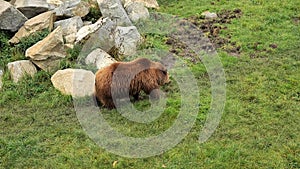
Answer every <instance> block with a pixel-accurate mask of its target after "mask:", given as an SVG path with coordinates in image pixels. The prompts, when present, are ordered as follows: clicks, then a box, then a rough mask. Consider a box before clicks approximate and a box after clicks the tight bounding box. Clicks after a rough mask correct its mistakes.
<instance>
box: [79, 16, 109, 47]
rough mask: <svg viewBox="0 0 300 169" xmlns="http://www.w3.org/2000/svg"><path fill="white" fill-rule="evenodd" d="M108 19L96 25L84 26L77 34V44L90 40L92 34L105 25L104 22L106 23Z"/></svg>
mask: <svg viewBox="0 0 300 169" xmlns="http://www.w3.org/2000/svg"><path fill="white" fill-rule="evenodd" d="M106 19H107V18H104V19H103V18H100V19H99V20H98V21H97V22H95V23H94V24H91V25H87V26H83V27H82V28H80V29H79V31H78V32H77V33H76V43H78V42H81V41H82V40H83V39H86V38H88V37H89V35H90V34H91V33H93V32H95V31H96V30H98V29H99V28H100V27H101V26H102V25H103V22H105V20H106Z"/></svg>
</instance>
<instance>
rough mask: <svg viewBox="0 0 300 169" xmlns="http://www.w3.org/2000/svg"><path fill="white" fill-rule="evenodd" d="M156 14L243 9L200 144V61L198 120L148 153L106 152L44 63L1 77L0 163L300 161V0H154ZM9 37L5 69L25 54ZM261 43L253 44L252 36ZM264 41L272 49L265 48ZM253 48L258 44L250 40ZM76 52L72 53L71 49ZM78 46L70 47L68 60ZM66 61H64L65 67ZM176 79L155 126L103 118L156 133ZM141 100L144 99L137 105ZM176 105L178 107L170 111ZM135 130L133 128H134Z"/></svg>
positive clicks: (205, 90)
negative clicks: (213, 118)
mask: <svg viewBox="0 0 300 169" xmlns="http://www.w3.org/2000/svg"><path fill="white" fill-rule="evenodd" d="M158 2H159V4H160V6H161V8H160V10H158V11H159V12H164V13H169V14H174V15H178V16H179V17H185V18H186V17H190V16H192V15H200V14H201V13H202V12H203V11H205V10H209V11H211V12H215V11H216V12H219V11H222V10H223V9H226V10H233V9H236V8H239V9H241V10H242V12H243V15H242V17H241V18H239V19H235V20H233V21H232V23H231V24H226V26H227V27H228V29H226V30H222V32H221V36H224V37H226V36H227V35H231V37H232V40H233V41H235V42H237V43H238V44H240V45H241V47H242V53H241V56H240V57H233V56H230V54H227V53H226V52H224V51H223V49H218V53H219V56H220V59H221V61H222V63H223V66H224V70H225V73H226V83H227V98H226V107H225V111H224V114H223V116H222V119H221V122H220V124H219V126H218V128H217V130H216V131H215V132H214V134H213V135H212V137H210V138H209V140H208V141H207V142H205V143H203V144H199V142H198V134H199V132H200V131H201V128H202V126H203V124H204V122H205V118H206V114H207V113H208V109H209V106H210V99H211V96H210V83H209V79H208V76H207V73H206V71H205V67H204V65H203V64H201V63H197V64H194V65H193V64H189V65H190V68H191V70H192V72H193V73H194V75H195V77H197V82H198V85H199V87H200V89H201V90H200V94H201V98H200V101H201V105H202V106H201V108H200V110H199V114H198V117H197V120H196V123H195V125H194V127H193V128H192V130H191V132H190V133H189V134H188V135H187V137H185V139H184V140H183V141H182V142H181V143H179V144H178V145H177V146H175V147H174V148H173V149H171V150H169V151H167V152H165V153H163V154H161V155H158V156H154V157H149V158H144V159H131V158H124V157H121V156H118V155H114V154H112V153H109V152H108V151H106V150H105V149H103V148H100V147H99V146H98V145H97V144H96V143H95V142H93V141H92V140H91V139H90V138H89V137H88V136H87V134H86V133H85V132H84V130H83V129H82V127H81V125H80V123H79V121H78V119H77V117H76V113H75V110H74V107H73V102H72V98H71V97H70V96H63V95H61V94H60V93H59V92H58V91H56V90H55V89H54V87H52V85H51V82H50V77H51V75H50V74H48V73H45V72H42V71H40V72H39V73H38V74H36V75H35V76H34V77H33V78H31V77H26V78H25V79H24V80H23V81H22V82H21V83H19V84H14V83H12V82H11V80H10V78H9V75H8V74H7V73H6V74H5V76H4V86H3V89H2V91H1V92H0V94H1V100H0V128H1V130H0V168H112V167H113V163H114V161H117V163H116V165H115V167H116V168H163V166H165V167H166V168H176V169H177V168H195V169H196V168H300V126H299V121H300V104H299V103H300V50H299V49H300V27H299V26H300V25H299V24H296V23H295V22H293V18H294V17H300V1H294V0H283V1H277V0H271V1H262V0H242V1H238V0H232V1H225V0H220V1H215V5H212V4H211V3H210V1H204V0H190V1H187V0H172V1H171V0H165V1H162V0H159V1H158ZM9 37H10V35H8V34H7V33H0V41H1V44H0V45H1V52H0V58H1V65H0V66H1V67H5V65H6V64H7V63H8V62H9V61H14V60H15V59H18V58H22V57H23V54H22V53H21V54H20V53H18V55H17V56H14V53H10V51H11V50H12V48H10V47H9V46H8V45H6V41H7V40H8V39H9ZM164 40H165V39H164V37H161V36H157V35H151V36H149V37H148V38H147V41H146V43H145V46H144V47H156V48H162V49H167V46H165V45H164ZM256 43H257V44H258V45H257V46H256V45H255V44H256ZM270 44H276V45H277V46H278V48H275V49H273V48H272V49H271V48H270V47H269V45H270ZM255 46H256V47H255ZM72 52H74V53H72ZM75 55H76V50H75V51H71V52H70V56H69V60H72V59H74V57H75ZM69 60H67V61H65V62H63V65H62V67H70V66H72V63H70V62H69ZM176 88H177V86H176V83H175V82H172V83H171V84H170V85H168V86H165V87H164V90H166V91H168V93H167V96H169V97H170V98H169V99H168V100H167V105H168V107H167V110H166V111H165V112H164V113H163V114H162V116H161V117H160V119H159V120H157V121H155V122H153V123H152V125H142V124H135V123H133V122H130V121H128V120H126V119H125V118H122V117H120V115H119V114H118V113H117V112H115V111H104V113H103V114H104V116H105V118H106V119H107V120H108V121H109V122H110V123H111V124H112V125H114V126H115V127H116V128H118V130H119V131H121V132H124V133H126V134H127V135H132V136H136V137H139V136H140V137H144V136H148V135H152V134H157V133H160V132H161V131H164V130H165V129H166V128H168V127H169V126H170V125H171V124H172V123H173V120H174V119H175V118H176V115H177V113H176V111H178V103H179V102H180V96H179V94H178V90H177V89H176ZM135 105H136V106H137V107H138V108H141V109H142V108H143V107H145V106H146V107H147V105H148V103H147V101H141V102H138V103H135ZM174 112H175V113H174ZM132 131H134V133H133V132H132Z"/></svg>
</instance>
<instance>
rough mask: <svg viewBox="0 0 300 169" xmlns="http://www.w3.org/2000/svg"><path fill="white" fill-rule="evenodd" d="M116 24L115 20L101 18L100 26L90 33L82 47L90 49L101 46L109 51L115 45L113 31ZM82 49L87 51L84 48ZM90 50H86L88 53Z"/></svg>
mask: <svg viewBox="0 0 300 169" xmlns="http://www.w3.org/2000/svg"><path fill="white" fill-rule="evenodd" d="M116 27H117V25H116V23H115V22H113V21H112V20H110V19H109V18H106V19H105V20H103V24H102V26H101V27H100V28H99V29H98V30H97V31H96V32H94V33H93V34H91V36H90V38H89V40H88V41H86V43H85V46H84V48H86V47H88V48H90V49H96V48H101V49H102V50H104V51H105V52H107V53H109V52H110V51H111V50H112V49H114V47H115V40H114V39H115V38H114V32H115V29H116ZM84 51H88V50H87V49H84ZM90 52H91V51H88V53H90Z"/></svg>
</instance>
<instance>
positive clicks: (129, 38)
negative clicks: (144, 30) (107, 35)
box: [115, 26, 141, 56]
mask: <svg viewBox="0 0 300 169" xmlns="http://www.w3.org/2000/svg"><path fill="white" fill-rule="evenodd" d="M140 41H141V35H140V34H139V32H138V30H137V29H136V27H135V26H129V27H120V26H118V27H117V28H116V30H115V43H116V47H117V48H118V49H119V54H121V55H125V56H130V55H133V54H135V52H136V48H137V45H138V44H139V43H140Z"/></svg>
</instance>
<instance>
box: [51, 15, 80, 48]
mask: <svg viewBox="0 0 300 169" xmlns="http://www.w3.org/2000/svg"><path fill="white" fill-rule="evenodd" d="M58 26H60V27H61V28H62V33H63V37H64V38H65V40H66V44H73V43H74V42H75V40H76V33H77V32H78V31H79V29H80V28H81V27H82V26H83V22H82V20H81V18H80V17H79V16H75V17H72V18H69V19H65V20H60V21H57V22H55V23H54V28H57V27H58Z"/></svg>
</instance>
